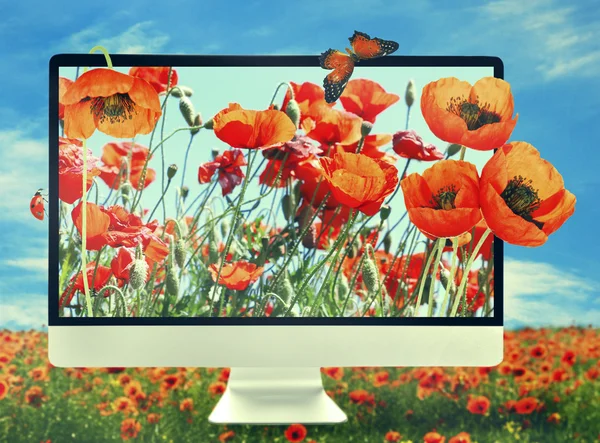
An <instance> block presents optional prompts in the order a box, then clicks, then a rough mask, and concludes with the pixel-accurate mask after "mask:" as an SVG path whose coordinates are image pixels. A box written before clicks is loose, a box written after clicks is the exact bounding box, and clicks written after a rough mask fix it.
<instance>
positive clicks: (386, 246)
mask: <svg viewBox="0 0 600 443" xmlns="http://www.w3.org/2000/svg"><path fill="white" fill-rule="evenodd" d="M391 247H392V234H390V233H389V232H388V233H387V234H385V236H384V237H383V250H384V251H385V253H386V254H389V253H390V249H391Z"/></svg>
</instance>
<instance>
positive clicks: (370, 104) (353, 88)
mask: <svg viewBox="0 0 600 443" xmlns="http://www.w3.org/2000/svg"><path fill="white" fill-rule="evenodd" d="M398 100H400V96H398V95H396V94H390V93H388V92H385V89H383V87H382V86H381V85H380V84H379V83H377V82H374V81H372V80H367V79H365V78H358V79H354V80H350V81H349V82H348V84H347V85H346V88H345V89H344V92H343V93H342V95H341V96H340V101H341V102H342V106H343V107H344V109H345V110H346V111H348V112H352V113H353V114H356V115H358V116H359V117H361V118H362V119H363V120H366V121H368V122H371V123H375V119H376V118H377V116H378V115H379V114H381V113H382V112H383V111H385V110H386V109H387V108H389V107H390V106H392V105H393V104H394V103H396V102H397V101H398Z"/></svg>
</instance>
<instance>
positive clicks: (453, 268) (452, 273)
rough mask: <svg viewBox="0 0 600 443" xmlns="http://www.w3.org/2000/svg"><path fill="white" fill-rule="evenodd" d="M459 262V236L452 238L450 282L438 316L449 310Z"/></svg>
mask: <svg viewBox="0 0 600 443" xmlns="http://www.w3.org/2000/svg"><path fill="white" fill-rule="evenodd" d="M457 262H458V237H453V238H452V265H451V268H450V276H449V277H448V284H447V285H446V292H445V293H444V301H443V302H442V306H441V309H440V313H439V315H438V317H441V315H442V312H444V313H446V315H447V311H448V301H449V296H450V293H451V292H452V288H454V289H456V288H455V285H454V276H455V275H456V268H457V266H456V264H457Z"/></svg>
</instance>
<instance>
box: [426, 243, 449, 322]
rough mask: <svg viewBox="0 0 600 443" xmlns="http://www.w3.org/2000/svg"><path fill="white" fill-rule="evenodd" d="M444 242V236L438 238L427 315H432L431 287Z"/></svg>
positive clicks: (430, 286) (433, 284)
mask: <svg viewBox="0 0 600 443" xmlns="http://www.w3.org/2000/svg"><path fill="white" fill-rule="evenodd" d="M445 243H446V239H445V238H441V239H439V240H438V245H437V254H436V256H435V265H434V266H433V273H432V274H431V283H430V284H429V300H428V302H427V316H428V317H433V287H434V286H435V275H436V274H437V270H438V268H439V266H440V260H441V258H442V252H444V246H445ZM427 271H429V268H427ZM423 286H425V285H423Z"/></svg>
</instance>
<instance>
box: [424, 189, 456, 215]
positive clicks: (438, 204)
mask: <svg viewBox="0 0 600 443" xmlns="http://www.w3.org/2000/svg"><path fill="white" fill-rule="evenodd" d="M457 193H458V191H457V190H456V187H455V186H454V185H449V186H445V187H443V188H440V189H439V190H438V192H437V194H435V195H434V196H433V197H432V199H431V200H430V201H429V203H430V204H431V205H432V207H433V209H444V210H446V211H449V210H450V209H456V206H455V205H454V200H455V199H456V194H457Z"/></svg>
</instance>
